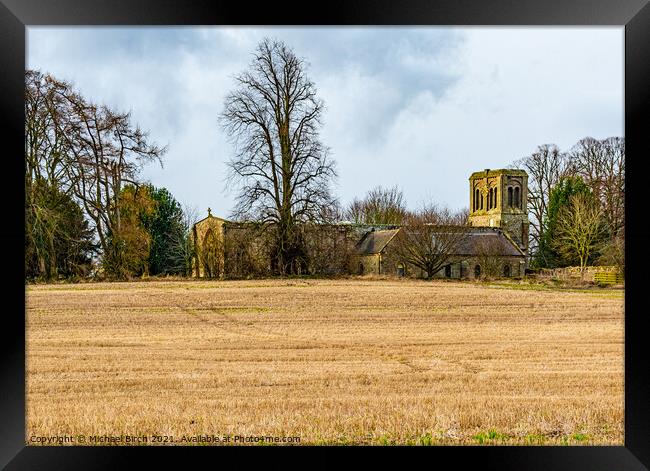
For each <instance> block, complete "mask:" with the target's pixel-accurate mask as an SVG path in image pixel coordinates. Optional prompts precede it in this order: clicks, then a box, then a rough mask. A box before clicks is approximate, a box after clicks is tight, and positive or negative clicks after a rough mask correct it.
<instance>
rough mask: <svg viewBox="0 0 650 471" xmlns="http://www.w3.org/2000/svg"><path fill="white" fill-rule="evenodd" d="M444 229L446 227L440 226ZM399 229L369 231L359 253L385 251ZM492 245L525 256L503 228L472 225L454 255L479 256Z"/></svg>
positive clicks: (500, 251)
mask: <svg viewBox="0 0 650 471" xmlns="http://www.w3.org/2000/svg"><path fill="white" fill-rule="evenodd" d="M440 230H441V231H442V230H444V227H440ZM398 232H399V229H391V230H380V231H370V232H367V233H366V234H365V235H364V236H363V238H362V239H361V240H360V241H359V242H358V243H357V246H356V251H357V254H358V255H373V254H378V253H380V252H381V251H383V250H384V249H385V248H386V246H387V245H388V244H389V243H390V242H391V241H392V240H393V238H394V237H395V235H396V234H397V233H398ZM486 246H488V247H490V250H494V253H495V255H499V256H502V257H506V256H510V257H523V256H524V253H523V252H522V251H521V249H520V248H519V247H517V245H516V244H515V243H514V242H513V241H512V239H510V238H509V237H508V236H506V235H505V234H504V233H503V231H502V230H500V229H497V228H493V227H472V228H471V229H470V231H469V233H468V234H467V237H465V239H464V240H463V241H462V243H461V244H460V247H459V250H458V252H457V253H455V254H454V255H460V256H478V255H480V254H481V252H483V251H484V250H485V249H484V247H486Z"/></svg>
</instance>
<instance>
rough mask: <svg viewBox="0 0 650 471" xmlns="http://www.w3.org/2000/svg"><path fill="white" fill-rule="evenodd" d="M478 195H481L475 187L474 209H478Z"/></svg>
mask: <svg viewBox="0 0 650 471" xmlns="http://www.w3.org/2000/svg"><path fill="white" fill-rule="evenodd" d="M480 197H481V196H480V192H479V191H478V189H476V191H474V211H476V210H477V209H478V199H479V198H480Z"/></svg>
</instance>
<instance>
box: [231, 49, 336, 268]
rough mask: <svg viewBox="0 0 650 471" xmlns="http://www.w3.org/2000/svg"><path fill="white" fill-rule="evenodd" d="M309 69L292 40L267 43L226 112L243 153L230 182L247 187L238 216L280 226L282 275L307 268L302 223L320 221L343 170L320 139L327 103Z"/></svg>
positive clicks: (233, 137)
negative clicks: (337, 168)
mask: <svg viewBox="0 0 650 471" xmlns="http://www.w3.org/2000/svg"><path fill="white" fill-rule="evenodd" d="M305 69H306V65H305V62H304V60H303V59H300V58H298V57H297V56H296V55H295V53H294V52H293V50H291V49H290V48H289V47H287V46H286V45H285V44H284V43H282V42H280V41H277V40H269V39H265V40H263V41H262V42H261V43H260V44H259V45H258V47H257V49H256V51H255V53H254V58H253V61H252V63H251V64H250V67H249V69H248V71H246V72H243V73H241V74H240V75H238V76H237V77H235V81H236V83H237V89H236V90H235V91H234V92H232V93H230V94H228V96H227V97H226V100H225V109H224V111H223V113H222V114H221V115H220V122H221V123H222V126H223V128H224V130H225V131H226V133H227V134H228V135H229V136H230V138H231V141H232V143H233V145H234V147H235V152H236V155H235V157H234V158H233V159H232V160H231V161H230V162H229V169H230V183H231V184H236V185H238V186H239V193H238V195H237V206H236V207H235V210H234V216H235V217H236V218H239V219H243V220H255V221H258V222H262V223H264V224H271V225H273V226H274V230H275V234H276V237H275V251H274V254H275V255H274V256H273V265H274V267H275V269H276V271H277V272H279V273H281V274H284V273H294V272H296V271H298V270H299V269H300V267H299V266H297V264H300V263H299V262H298V260H300V259H301V258H302V257H303V255H304V254H303V248H302V247H301V246H300V240H299V237H298V234H297V231H296V230H295V228H296V224H297V223H300V222H304V221H313V220H317V219H318V217H319V215H320V214H322V209H323V208H324V207H327V206H329V205H331V204H332V202H333V197H332V195H331V193H330V183H331V180H332V179H333V178H334V177H335V176H336V171H335V166H334V162H333V161H331V160H330V159H329V158H328V149H327V148H326V147H325V146H324V145H323V144H322V143H321V141H320V139H319V127H320V125H321V115H322V111H323V106H324V105H323V102H322V101H321V100H319V99H318V98H317V97H316V88H315V86H314V83H313V82H312V81H311V80H310V79H309V78H307V76H306V75H305Z"/></svg>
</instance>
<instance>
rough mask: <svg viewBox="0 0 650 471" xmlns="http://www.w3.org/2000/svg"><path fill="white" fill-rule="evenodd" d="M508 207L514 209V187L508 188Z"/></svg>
mask: <svg viewBox="0 0 650 471" xmlns="http://www.w3.org/2000/svg"><path fill="white" fill-rule="evenodd" d="M508 207H509V208H512V187H511V186H509V187H508Z"/></svg>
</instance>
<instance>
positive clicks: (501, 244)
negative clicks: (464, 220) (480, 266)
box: [456, 227, 524, 257]
mask: <svg viewBox="0 0 650 471" xmlns="http://www.w3.org/2000/svg"><path fill="white" fill-rule="evenodd" d="M486 251H489V253H492V254H495V255H499V256H511V257H523V256H524V253H523V252H522V251H521V249H520V248H519V247H517V244H515V243H514V242H513V241H512V239H510V238H509V237H508V236H507V235H506V234H504V233H503V231H501V230H500V229H496V228H492V227H475V228H472V229H471V230H470V232H469V234H468V235H467V237H466V238H465V239H464V240H463V242H462V243H461V244H460V247H459V249H458V253H457V254H456V255H467V256H478V255H481V254H484V253H486Z"/></svg>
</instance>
